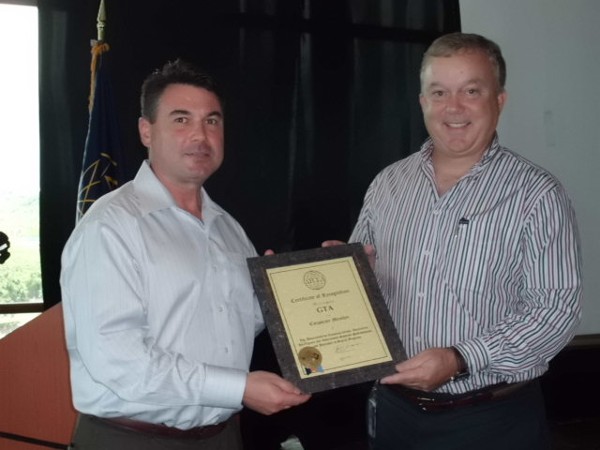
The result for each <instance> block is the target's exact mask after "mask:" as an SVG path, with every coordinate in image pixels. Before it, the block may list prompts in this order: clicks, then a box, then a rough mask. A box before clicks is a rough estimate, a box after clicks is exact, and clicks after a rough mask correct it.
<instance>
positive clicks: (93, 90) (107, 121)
mask: <svg viewBox="0 0 600 450" xmlns="http://www.w3.org/2000/svg"><path fill="white" fill-rule="evenodd" d="M109 50H110V48H109V46H108V44H107V43H105V42H103V41H92V64H91V83H90V101H89V123H88V133H87V138H86V140H85V148H84V151H83V164H82V166H81V177H80V179H79V192H78V198H77V220H78V221H79V219H81V217H82V216H83V214H84V213H85V212H86V211H87V210H88V209H89V207H90V206H91V205H92V203H94V202H95V201H96V200H97V199H98V198H99V197H100V196H102V195H104V194H106V193H107V192H110V191H112V190H113V189H115V188H117V187H118V186H119V181H122V179H123V175H122V174H123V167H122V164H123V159H122V146H121V138H120V131H119V123H118V120H117V115H116V108H115V104H114V101H113V97H112V87H111V84H110V78H109V73H108V69H109V68H108V59H107V57H108V51H109Z"/></svg>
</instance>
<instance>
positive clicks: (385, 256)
mask: <svg viewBox="0 0 600 450" xmlns="http://www.w3.org/2000/svg"><path fill="white" fill-rule="evenodd" d="M431 151H432V143H431V141H430V140H428V141H427V142H426V143H425V144H424V145H423V147H422V150H421V151H420V152H418V153H415V154H413V155H411V156H409V157H408V158H405V159H403V160H401V161H398V162H396V163H394V164H392V165H390V166H388V167H387V168H385V169H384V170H383V171H382V172H381V173H380V174H379V175H378V176H377V177H376V178H375V180H374V181H373V183H372V184H371V186H370V187H369V190H368V191H367V194H366V196H365V202H364V205H363V209H362V211H361V214H360V217H359V219H358V222H357V225H356V227H355V229H354V232H353V234H352V236H351V238H350V241H353V242H362V243H366V244H367V243H368V244H373V245H374V246H375V248H376V251H377V260H376V264H375V272H376V275H377V279H378V281H379V284H380V286H381V290H382V294H383V296H384V297H385V299H386V302H387V304H388V307H389V310H390V313H391V315H392V318H393V320H394V323H395V324H396V328H397V329H398V332H399V334H400V337H401V339H402V341H403V343H404V346H405V348H406V352H407V354H408V356H409V357H411V356H414V355H416V354H417V353H419V352H421V351H423V350H425V349H427V348H430V347H448V346H456V347H457V348H458V349H459V351H460V352H461V353H462V354H463V355H464V356H465V359H466V361H467V363H468V366H469V369H470V372H471V376H470V377H468V378H463V379H461V380H460V381H457V382H454V383H447V384H445V385H443V386H442V387H441V388H440V389H439V391H442V392H450V393H461V392H465V391H471V390H475V389H478V388H482V387H485V386H488V385H493V384H496V383H500V382H509V383H513V382H519V381H525V380H529V379H532V378H535V377H538V376H540V375H541V374H542V373H544V372H545V371H546V370H547V368H548V361H549V360H550V359H551V358H552V357H554V356H555V355H556V354H557V353H558V351H559V350H560V349H561V348H562V347H563V346H564V345H565V344H566V343H567V342H568V341H569V340H570V339H571V337H572V336H573V334H574V332H575V329H576V326H577V324H578V323H579V319H580V315H581V306H580V301H581V259H580V250H579V238H578V233H577V227H576V222H575V215H574V212H573V209H572V207H571V204H570V201H569V199H568V198H567V195H566V193H565V191H564V189H563V187H562V186H561V185H560V183H559V182H558V181H557V180H556V179H555V178H554V177H553V176H552V175H550V174H549V173H548V172H546V171H545V170H544V169H541V168H540V167H538V166H536V165H534V164H532V163H531V162H529V161H527V160H526V159H525V158H523V157H521V156H519V155H517V154H515V153H513V152H511V151H510V150H508V149H506V148H503V147H501V146H500V145H499V144H498V141H497V138H496V139H494V142H493V143H492V145H491V147H490V148H489V149H488V150H487V151H486V152H485V154H484V156H483V158H482V160H481V161H480V162H479V163H478V164H476V165H475V166H474V167H473V168H472V169H471V171H470V172H469V173H468V174H467V175H465V176H464V177H463V178H462V179H461V180H459V182H458V183H457V184H456V185H455V186H454V187H453V188H452V189H450V190H449V191H448V192H446V193H445V194H444V195H442V196H439V195H438V193H437V189H436V183H435V179H434V172H433V165H432V163H431Z"/></svg>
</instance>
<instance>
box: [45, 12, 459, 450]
mask: <svg viewBox="0 0 600 450" xmlns="http://www.w3.org/2000/svg"><path fill="white" fill-rule="evenodd" d="M105 2H106V10H107V16H108V22H107V27H106V41H107V42H108V43H109V45H110V46H111V51H110V53H109V55H110V62H111V77H112V81H113V85H114V92H115V96H116V99H115V101H116V105H117V108H118V115H119V117H118V119H119V122H120V124H121V128H122V130H121V131H122V137H123V143H124V145H125V149H126V161H124V162H123V165H124V167H123V169H124V170H125V173H126V174H127V180H128V179H130V178H132V177H133V176H134V175H135V172H136V171H137V169H138V167H139V164H140V162H141V161H142V160H143V159H144V158H145V156H146V151H145V149H144V148H143V147H142V145H141V144H140V142H139V139H138V135H137V118H138V115H139V89H140V85H141V83H142V81H143V79H144V77H145V76H146V75H147V74H148V73H149V72H150V71H152V70H153V69H155V68H157V67H160V66H162V64H164V62H166V61H167V60H173V59H175V58H178V57H181V58H184V59H187V60H190V61H192V62H194V63H196V64H198V65H200V66H202V67H205V68H206V69H208V70H209V71H210V72H212V73H213V74H215V76H216V77H217V79H218V80H220V82H221V85H222V87H223V90H224V91H225V116H226V152H225V163H224V165H223V167H222V168H221V170H220V171H219V172H218V173H217V174H216V175H214V176H213V177H212V178H211V179H210V180H209V182H208V184H207V190H208V192H209V193H210V195H211V196H212V197H213V199H215V200H216V201H217V202H218V203H220V204H221V205H222V206H223V207H224V208H225V209H226V210H228V211H229V212H230V213H231V214H232V215H233V216H234V217H235V218H236V219H238V221H239V222H240V223H241V224H242V226H243V227H244V228H245V229H246V231H247V233H248V235H249V236H250V238H251V239H252V241H253V242H254V244H255V246H256V248H257V251H258V252H259V253H263V252H264V250H265V249H268V248H272V249H273V250H275V251H276V252H284V251H289V250H298V249H306V248H312V247H318V246H320V243H321V242H322V241H323V240H325V239H341V240H346V239H347V238H348V237H349V235H350V232H351V230H352V227H353V225H354V222H355V220H356V218H357V216H358V213H359V210H360V207H361V204H362V200H363V196H364V194H365V191H366V189H367V186H368V184H369V182H370V181H371V180H372V179H373V177H374V176H375V174H376V173H377V172H379V171H380V170H381V169H382V168H383V167H385V166H386V165H388V164H390V163H391V162H393V161H395V160H398V159H400V158H402V157H405V156H407V155H408V154H410V153H412V152H414V151H416V150H418V148H419V146H420V144H421V143H422V141H423V139H424V138H425V136H426V133H425V129H424V126H423V124H422V119H421V111H420V107H419V103H418V93H419V66H420V60H421V56H422V54H423V52H424V50H425V49H426V47H427V46H428V45H429V44H430V43H431V41H432V40H433V39H435V38H436V37H437V36H439V35H441V34H444V33H447V32H451V31H458V30H459V29H460V20H459V7H458V0H452V1H451V0H438V1H434V0H428V1H422V0H327V1H324V0H263V1H257V0H219V1H213V2H208V1H186V0H127V1H119V0H105ZM98 5H99V0H93V1H92V0H43V1H40V2H39V19H40V22H39V23H40V55H41V59H40V95H41V104H40V115H41V117H40V133H41V137H40V141H41V196H40V203H41V207H40V208H41V211H40V216H41V227H40V233H41V235H40V240H41V256H42V278H43V279H42V282H43V290H44V301H45V304H46V307H49V306H52V305H53V304H55V303H58V302H59V301H60V287H59V274H60V253H61V251H62V248H63V246H64V243H65V241H66V240H67V238H68V236H69V234H70V233H71V231H72V229H73V227H74V225H75V211H76V199H77V184H78V180H79V174H80V170H81V160H82V152H83V147H84V142H85V136H86V131H87V121H88V111H87V100H88V94H89V77H90V70H89V64H90V39H94V38H96V16H97V11H98ZM127 180H123V182H124V181H127ZM107 282H110V280H107ZM253 368H264V369H269V370H275V371H277V370H278V369H277V364H276V361H275V358H274V355H273V353H272V348H271V346H270V341H269V338H268V334H267V333H266V332H265V333H263V334H261V336H259V339H258V340H257V345H256V351H255V358H254V361H253ZM368 388H369V386H365V385H358V386H354V387H352V388H342V389H336V390H335V391H333V392H330V393H322V394H318V395H316V396H315V398H313V399H312V400H311V402H309V404H308V405H305V406H303V407H301V408H297V409H294V410H290V411H288V412H285V413H281V414H278V415H276V416H273V417H269V418H265V417H262V416H259V415H257V414H254V413H252V412H248V411H246V412H244V413H243V417H242V418H243V422H242V424H243V426H244V436H245V440H246V447H247V449H248V450H252V449H256V450H269V449H271V448H273V449H279V442H281V441H282V440H284V439H285V438H286V437H287V436H288V435H289V434H292V433H294V434H297V435H299V436H300V437H301V439H302V442H303V444H304V447H305V450H311V449H328V450H332V449H336V448H340V449H342V448H343V449H349V448H353V447H351V446H350V444H348V443H349V442H351V441H352V440H353V439H354V440H355V439H360V438H364V433H365V426H364V425H365V424H364V398H365V396H366V393H367V391H368Z"/></svg>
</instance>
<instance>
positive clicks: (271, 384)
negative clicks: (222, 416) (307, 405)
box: [242, 370, 311, 416]
mask: <svg viewBox="0 0 600 450" xmlns="http://www.w3.org/2000/svg"><path fill="white" fill-rule="evenodd" d="M310 397H311V396H310V394H304V393H302V391H300V389H298V388H297V387H296V386H294V385H293V384H292V383H290V382H289V381H287V380H284V379H283V378H281V377H280V376H279V375H277V374H274V373H272V372H264V371H262V370H258V371H255V372H250V373H249V374H248V378H247V380H246V389H245V390H244V398H243V399H242V403H243V404H244V406H246V407H248V408H250V409H252V410H254V411H256V412H259V413H261V414H265V415H267V416H268V415H271V414H275V413H276V412H279V411H281V410H283V409H289V408H291V407H292V406H297V405H301V404H302V403H304V402H306V401H308V399H310Z"/></svg>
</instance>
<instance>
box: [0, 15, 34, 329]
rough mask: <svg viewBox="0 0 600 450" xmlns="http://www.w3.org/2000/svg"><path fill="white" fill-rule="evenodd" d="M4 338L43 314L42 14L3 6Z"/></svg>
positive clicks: (0, 222) (0, 227)
mask: <svg viewBox="0 0 600 450" xmlns="http://www.w3.org/2000/svg"><path fill="white" fill-rule="evenodd" d="M0 59H1V60H2V61H3V62H4V63H3V67H2V70H1V71H0V98H1V99H2V101H1V102H0V123H1V124H2V132H1V133H0V200H1V201H0V231H1V232H3V233H4V234H6V235H7V236H8V239H9V242H10V248H9V249H8V251H9V252H10V257H9V258H8V259H6V260H5V261H4V262H3V263H2V264H1V265H0V338H1V337H3V336H5V335H6V334H8V333H10V332H11V331H13V330H14V329H16V328H17V327H19V326H20V325H22V324H24V323H26V322H27V321H29V320H31V319H32V318H34V317H35V316H37V315H38V314H39V313H40V312H41V311H43V302H42V286H41V269H40V246H39V186H40V179H39V172H40V170H39V113H38V111H39V107H38V105H39V102H38V12H37V7H35V6H23V5H15V4H3V3H0Z"/></svg>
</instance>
